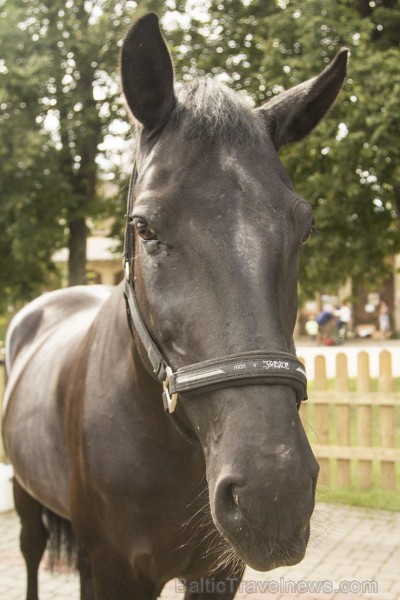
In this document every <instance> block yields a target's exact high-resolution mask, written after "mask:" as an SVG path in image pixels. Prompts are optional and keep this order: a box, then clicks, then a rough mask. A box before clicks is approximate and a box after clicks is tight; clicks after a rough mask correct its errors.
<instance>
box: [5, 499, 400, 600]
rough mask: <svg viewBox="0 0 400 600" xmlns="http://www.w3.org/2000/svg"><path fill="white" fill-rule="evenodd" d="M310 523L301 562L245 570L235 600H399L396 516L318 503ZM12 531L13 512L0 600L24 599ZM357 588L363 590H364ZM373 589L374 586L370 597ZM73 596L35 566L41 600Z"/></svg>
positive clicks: (170, 597)
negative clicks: (264, 569) (271, 568)
mask: <svg viewBox="0 0 400 600" xmlns="http://www.w3.org/2000/svg"><path fill="white" fill-rule="evenodd" d="M313 521H314V522H313V528H312V530H313V532H312V538H311V541H310V544H309V547H308V551H307V555H306V558H305V559H304V560H303V561H302V562H301V563H300V564H299V565H296V566H294V567H282V568H280V569H276V570H275V571H271V572H270V573H258V572H256V571H253V570H251V569H249V568H248V569H247V570H246V573H245V577H244V581H243V583H242V588H241V590H240V592H239V593H238V594H237V598H238V599H240V600H266V599H268V600H292V599H293V600H295V599H301V600H369V599H371V600H372V599H373V600H399V599H400V578H399V573H400V513H390V512H386V511H375V510H369V509H361V508H352V507H343V506H332V505H328V504H319V505H318V506H317V509H316V511H315V514H314V517H313ZM18 532H19V528H18V520H17V517H16V515H15V513H14V512H10V513H5V514H2V515H0V600H24V597H25V596H24V589H25V569H24V564H23V559H22V557H21V556H20V553H19V549H18ZM324 581H325V582H326V583H325V584H324V585H325V586H326V587H325V588H322V591H320V592H313V591H312V588H310V587H308V588H307V587H306V586H310V585H313V586H318V585H322V582H324ZM347 582H352V583H351V586H352V593H349V591H348V590H346V589H345V587H344V586H346V585H347V586H349V585H350V584H349V583H347ZM363 582H364V583H363ZM366 582H370V583H366ZM371 582H374V583H371ZM176 585H177V584H176V583H175V582H174V581H171V582H169V584H168V585H167V586H166V588H165V589H164V591H163V593H162V596H161V598H162V600H182V598H183V594H182V593H178V592H177V591H176ZM362 585H364V586H367V588H365V589H364V592H363V591H362V590H361V586H362ZM374 585H375V586H377V590H375V593H374V589H373V587H372V586H374ZM284 586H286V587H284ZM296 586H297V587H296ZM328 586H332V588H333V590H331V589H330V588H329V587H328ZM368 586H369V589H368ZM295 589H296V590H297V593H294V590H295ZM315 589H316V588H315V587H314V590H315ZM268 590H269V591H268ZM278 590H279V591H278ZM78 598H79V590H78V579H77V576H76V575H73V574H66V573H57V574H51V573H49V572H48V571H47V570H46V569H45V567H44V566H42V567H41V573H40V599H41V600H54V599H57V600H64V599H65V600H67V599H68V600H78ZM121 600H125V599H121ZM126 600H135V599H134V598H132V599H129V598H127V599H126Z"/></svg>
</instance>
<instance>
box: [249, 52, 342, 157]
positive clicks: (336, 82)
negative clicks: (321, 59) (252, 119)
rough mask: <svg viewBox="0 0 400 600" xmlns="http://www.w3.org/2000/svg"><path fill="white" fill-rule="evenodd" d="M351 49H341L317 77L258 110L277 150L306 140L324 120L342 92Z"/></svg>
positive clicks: (278, 96) (280, 95) (279, 95)
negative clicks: (303, 139)
mask: <svg viewBox="0 0 400 600" xmlns="http://www.w3.org/2000/svg"><path fill="white" fill-rule="evenodd" d="M347 55H348V49H347V48H343V49H342V50H340V51H339V52H338V53H337V54H336V56H335V58H334V59H333V61H332V62H331V63H330V64H329V65H328V66H327V67H326V68H325V69H324V70H323V71H322V73H320V74H319V75H318V76H317V77H314V78H313V79H310V80H308V81H305V82H304V83H301V84H299V85H296V86H295V87H293V88H291V89H289V90H287V91H285V92H282V93H281V94H278V95H277V96H276V97H275V98H272V100H270V101H269V102H267V103H266V104H264V105H263V106H261V108H259V109H258V111H260V112H261V113H262V115H263V116H264V118H265V121H266V123H267V126H268V128H269V131H270V133H271V137H272V141H273V142H274V145H275V147H276V148H277V149H279V148H280V147H281V146H284V145H285V144H289V143H290V142H297V141H298V140H301V139H302V138H303V137H305V136H306V135H307V134H308V133H309V132H310V131H311V130H312V129H313V128H314V127H315V126H316V125H317V124H318V123H319V121H320V120H321V119H322V117H323V116H324V115H325V114H326V112H327V111H328V110H329V108H330V107H331V106H332V104H333V103H334V101H335V99H336V97H337V95H338V94H339V92H340V88H341V87H342V84H343V81H344V78H345V76H346V70H347Z"/></svg>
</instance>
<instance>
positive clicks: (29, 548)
mask: <svg viewBox="0 0 400 600" xmlns="http://www.w3.org/2000/svg"><path fill="white" fill-rule="evenodd" d="M14 502H15V508H16V510H17V513H18V515H19V518H20V521H21V533H20V548H21V552H22V555H23V557H24V559H25V563H26V571H27V593H26V599H27V600H38V598H39V596H38V569H39V564H40V561H41V560H42V556H43V554H44V551H45V549H46V542H47V538H48V532H47V529H46V528H45V526H44V524H43V521H42V512H43V507H42V505H41V504H40V503H39V502H37V500H35V499H34V498H32V496H30V495H29V494H28V493H27V492H25V490H24V489H23V488H22V487H21V486H20V485H19V483H18V482H17V481H16V480H15V478H14Z"/></svg>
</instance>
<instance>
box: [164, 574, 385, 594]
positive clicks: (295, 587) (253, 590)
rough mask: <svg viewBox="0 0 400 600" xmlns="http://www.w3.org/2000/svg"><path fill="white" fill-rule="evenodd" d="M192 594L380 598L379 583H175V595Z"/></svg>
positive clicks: (328, 580)
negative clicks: (359, 595)
mask: <svg viewBox="0 0 400 600" xmlns="http://www.w3.org/2000/svg"><path fill="white" fill-rule="evenodd" d="M186 590H188V591H189V592H191V593H192V594H204V593H207V594H226V593H229V592H230V593H233V592H234V591H235V590H238V591H239V592H241V593H244V594H266V593H269V594H333V593H334V594H367V593H369V594H377V593H378V582H377V581H375V580H364V581H361V580H359V579H344V580H343V581H336V582H334V581H332V580H330V579H321V580H307V581H305V580H299V581H294V580H292V579H285V578H284V577H280V578H279V579H271V580H269V581H260V580H256V579H244V580H243V581H241V582H240V583H239V585H238V580H237V579H236V578H235V577H231V578H230V577H228V578H227V579H224V580H218V579H215V578H214V577H209V578H207V579H201V580H199V581H186V580H184V579H176V580H175V591H176V592H185V591H186Z"/></svg>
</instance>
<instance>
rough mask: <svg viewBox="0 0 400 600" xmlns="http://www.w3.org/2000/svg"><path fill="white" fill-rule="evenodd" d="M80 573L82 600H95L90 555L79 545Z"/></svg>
mask: <svg viewBox="0 0 400 600" xmlns="http://www.w3.org/2000/svg"><path fill="white" fill-rule="evenodd" d="M78 571H79V580H80V585H81V600H95V595H94V589H93V580H92V568H91V565H90V560H89V555H88V553H87V552H86V550H84V548H83V547H82V546H81V545H79V550H78Z"/></svg>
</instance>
